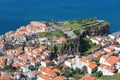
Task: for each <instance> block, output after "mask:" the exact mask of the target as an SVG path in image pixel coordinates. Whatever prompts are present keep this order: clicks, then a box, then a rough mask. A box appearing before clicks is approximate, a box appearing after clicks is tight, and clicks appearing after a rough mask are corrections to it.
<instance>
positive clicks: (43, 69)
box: [38, 67, 57, 78]
mask: <svg viewBox="0 0 120 80" xmlns="http://www.w3.org/2000/svg"><path fill="white" fill-rule="evenodd" d="M38 71H40V72H41V73H42V74H43V75H47V76H49V77H51V78H54V77H56V76H57V74H56V73H55V72H54V71H53V70H51V69H48V68H47V67H41V68H39V69H38Z"/></svg>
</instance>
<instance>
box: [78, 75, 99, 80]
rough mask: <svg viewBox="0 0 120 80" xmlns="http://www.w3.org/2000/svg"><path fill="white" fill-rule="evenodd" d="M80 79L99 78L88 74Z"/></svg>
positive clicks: (94, 79) (95, 79)
mask: <svg viewBox="0 0 120 80" xmlns="http://www.w3.org/2000/svg"><path fill="white" fill-rule="evenodd" d="M80 80H97V78H96V77H95V76H93V75H90V74H87V75H85V76H84V77H82V78H81V79H80Z"/></svg>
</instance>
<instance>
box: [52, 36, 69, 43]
mask: <svg viewBox="0 0 120 80" xmlns="http://www.w3.org/2000/svg"><path fill="white" fill-rule="evenodd" d="M53 41H55V42H56V43H57V44H66V43H67V40H66V39H65V38H64V37H59V38H58V37H55V38H54V39H53Z"/></svg>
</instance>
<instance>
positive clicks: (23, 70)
mask: <svg viewBox="0 0 120 80" xmlns="http://www.w3.org/2000/svg"><path fill="white" fill-rule="evenodd" d="M20 71H22V72H28V71H29V69H28V67H27V66H26V65H20Z"/></svg>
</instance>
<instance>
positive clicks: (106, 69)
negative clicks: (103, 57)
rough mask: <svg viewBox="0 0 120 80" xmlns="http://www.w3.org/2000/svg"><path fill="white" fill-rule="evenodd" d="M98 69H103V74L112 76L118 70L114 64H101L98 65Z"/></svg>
mask: <svg viewBox="0 0 120 80" xmlns="http://www.w3.org/2000/svg"><path fill="white" fill-rule="evenodd" d="M98 71H102V73H103V75H109V76H112V75H114V74H115V71H116V70H115V67H113V66H108V65H105V64H101V65H100V66H98Z"/></svg>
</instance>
